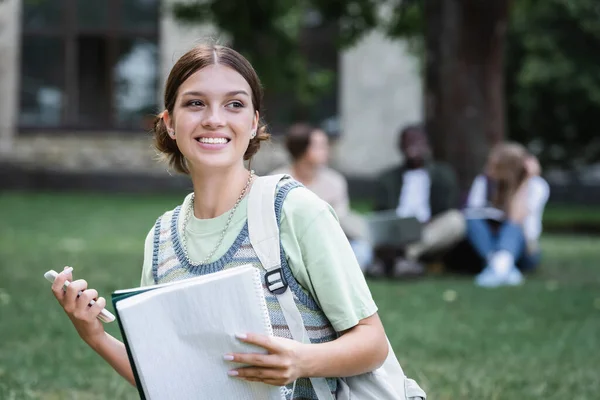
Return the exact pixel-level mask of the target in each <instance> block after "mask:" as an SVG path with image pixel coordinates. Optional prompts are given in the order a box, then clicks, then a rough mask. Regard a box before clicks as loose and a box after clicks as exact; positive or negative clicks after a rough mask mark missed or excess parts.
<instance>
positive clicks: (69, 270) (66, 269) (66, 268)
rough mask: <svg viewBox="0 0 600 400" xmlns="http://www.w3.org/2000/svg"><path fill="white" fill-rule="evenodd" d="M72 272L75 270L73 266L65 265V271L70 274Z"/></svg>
mask: <svg viewBox="0 0 600 400" xmlns="http://www.w3.org/2000/svg"><path fill="white" fill-rule="evenodd" d="M71 272H73V267H65V270H64V271H63V273H65V274H70V273H71Z"/></svg>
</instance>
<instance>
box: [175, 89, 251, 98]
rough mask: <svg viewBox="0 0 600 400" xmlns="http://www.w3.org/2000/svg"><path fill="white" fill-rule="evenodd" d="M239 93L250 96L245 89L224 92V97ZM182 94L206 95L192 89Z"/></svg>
mask: <svg viewBox="0 0 600 400" xmlns="http://www.w3.org/2000/svg"><path fill="white" fill-rule="evenodd" d="M240 94H243V95H245V96H248V97H250V95H249V94H248V92H246V91H245V90H233V91H231V92H227V93H225V96H226V97H232V96H237V95H240ZM183 96H199V97H204V96H206V94H205V93H203V92H199V91H196V90H192V91H189V92H185V93H184V94H183Z"/></svg>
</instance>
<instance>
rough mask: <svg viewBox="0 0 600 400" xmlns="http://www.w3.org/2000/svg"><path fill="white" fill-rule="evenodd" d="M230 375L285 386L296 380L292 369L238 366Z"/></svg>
mask: <svg viewBox="0 0 600 400" xmlns="http://www.w3.org/2000/svg"><path fill="white" fill-rule="evenodd" d="M229 375H230V376H234V377H236V378H240V379H244V380H247V381H250V382H263V383H266V384H268V385H273V386H283V385H287V384H288V383H291V382H293V381H294V377H293V376H292V373H291V371H289V370H278V369H272V368H256V367H246V368H238V369H236V370H233V371H230V372H229Z"/></svg>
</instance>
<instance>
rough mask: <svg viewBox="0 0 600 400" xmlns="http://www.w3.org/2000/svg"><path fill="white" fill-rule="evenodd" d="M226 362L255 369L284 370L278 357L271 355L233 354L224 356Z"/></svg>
mask: <svg viewBox="0 0 600 400" xmlns="http://www.w3.org/2000/svg"><path fill="white" fill-rule="evenodd" d="M225 360H226V361H231V362H234V363H238V364H246V365H252V366H255V367H271V368H285V367H286V366H285V365H282V364H283V363H282V362H281V361H280V360H279V357H278V356H276V355H272V354H257V353H234V354H228V355H226V356H225Z"/></svg>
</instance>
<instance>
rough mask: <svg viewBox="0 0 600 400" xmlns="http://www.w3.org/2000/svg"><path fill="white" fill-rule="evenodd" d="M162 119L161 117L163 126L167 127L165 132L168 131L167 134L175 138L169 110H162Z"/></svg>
mask: <svg viewBox="0 0 600 400" xmlns="http://www.w3.org/2000/svg"><path fill="white" fill-rule="evenodd" d="M162 119H163V122H164V124H165V126H166V127H167V132H168V133H169V136H171V138H173V139H175V130H174V129H173V119H172V118H171V114H169V111H167V110H165V111H163V112H162Z"/></svg>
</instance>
